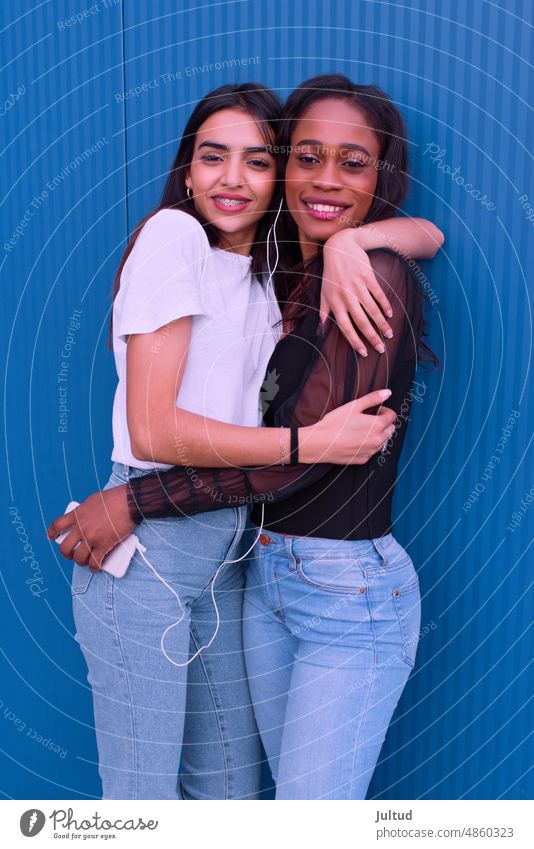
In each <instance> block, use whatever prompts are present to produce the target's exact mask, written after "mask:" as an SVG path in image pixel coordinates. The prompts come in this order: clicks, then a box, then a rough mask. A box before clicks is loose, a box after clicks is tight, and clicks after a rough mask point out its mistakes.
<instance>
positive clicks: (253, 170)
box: [186, 109, 276, 255]
mask: <svg viewBox="0 0 534 849" xmlns="http://www.w3.org/2000/svg"><path fill="white" fill-rule="evenodd" d="M275 182H276V163H275V160H274V157H273V156H272V154H270V153H269V152H268V150H267V146H266V142H265V138H264V137H263V135H262V132H261V128H260V126H259V124H258V122H257V120H256V118H255V117H254V116H253V115H250V114H249V113H248V112H243V111H241V110H239V109H221V110H220V111H219V112H215V113H214V114H213V115H210V117H209V118H207V119H206V121H204V123H203V124H202V125H201V126H200V128H199V130H198V132H197V134H196V138H195V147H194V151H193V161H192V163H191V166H190V168H189V169H188V171H187V172H186V185H187V186H188V187H190V188H191V190H192V192H193V200H194V204H195V208H196V209H197V211H198V212H200V214H201V215H203V216H204V218H205V219H206V220H207V221H209V222H210V223H212V224H213V225H214V226H215V227H217V229H218V230H219V231H220V232H221V241H220V247H223V248H229V249H231V250H234V251H235V252H237V253H242V254H245V255H246V254H249V253H250V248H251V245H252V242H253V241H254V236H255V234H256V228H257V225H258V222H259V220H260V219H261V218H262V217H263V216H264V215H265V213H266V211H267V210H268V209H269V208H270V204H271V199H272V196H273V193H274V189H275Z"/></svg>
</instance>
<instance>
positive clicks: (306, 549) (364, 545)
mask: <svg viewBox="0 0 534 849" xmlns="http://www.w3.org/2000/svg"><path fill="white" fill-rule="evenodd" d="M257 530H258V531H259V528H257ZM267 538H268V542H267ZM259 541H260V543H262V544H266V543H267V544H268V545H269V549H270V550H276V549H279V550H284V551H285V552H287V553H288V554H293V555H299V554H302V555H312V554H318V555H321V556H323V557H331V558H338V557H340V558H341V557H365V556H368V555H370V554H375V553H376V554H379V555H380V556H381V557H382V558H385V557H386V556H387V553H388V550H389V548H390V547H391V546H392V545H394V544H395V537H394V536H393V534H386V535H385V536H383V537H376V538H375V539H357V540H351V539H327V538H325V537H299V536H290V535H289V534H280V533H273V532H272V531H270V530H266V531H262V534H261V536H260V539H259ZM271 546H272V548H271Z"/></svg>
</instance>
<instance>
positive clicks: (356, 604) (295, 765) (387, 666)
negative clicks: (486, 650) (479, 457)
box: [244, 528, 420, 799]
mask: <svg viewBox="0 0 534 849" xmlns="http://www.w3.org/2000/svg"><path fill="white" fill-rule="evenodd" d="M257 531H258V529H257V528H256V529H255V532H256V534H257ZM249 537H250V538H251V539H254V537H253V536H252V532H251V531H247V532H246V534H245V537H244V542H245V541H247V539H248V538H249ZM244 550H245V549H244ZM246 579H247V586H246V592H245V604H244V643H245V660H246V666H247V672H248V676H249V685H250V691H251V695H252V701H253V704H254V711H255V714H256V720H257V722H258V727H259V729H260V734H261V738H262V742H263V745H264V748H265V751H266V754H267V757H268V760H269V765H270V767H271V772H272V774H273V778H274V780H275V783H276V788H277V789H276V798H277V799H364V798H365V794H366V792H367V788H368V786H369V782H370V780H371V777H372V774H373V770H374V768H375V765H376V762H377V759H378V755H379V752H380V748H381V746H382V743H383V741H384V738H385V736H386V731H387V728H388V725H389V723H390V720H391V717H392V715H393V711H394V710H395V707H396V705H397V702H398V700H399V698H400V695H401V693H402V690H403V688H404V685H405V684H406V681H407V678H408V676H409V674H410V671H411V669H412V667H413V665H414V662H415V654H416V649H417V642H418V636H419V627H420V594H419V582H418V578H417V573H416V571H415V569H414V566H413V563H412V561H411V559H410V557H409V556H408V554H407V553H406V551H405V550H404V549H403V548H402V547H401V546H400V545H399V544H398V542H396V540H395V539H394V538H393V536H391V534H389V535H388V536H384V537H380V538H378V539H374V540H363V541H356V542H352V541H350V540H331V539H321V538H313V537H291V536H286V535H283V534H273V533H271V531H267V532H266V533H264V534H262V535H261V537H260V540H259V541H258V542H257V544H256V546H255V549H254V551H253V553H252V554H251V556H250V558H249V560H248V562H247V570H246Z"/></svg>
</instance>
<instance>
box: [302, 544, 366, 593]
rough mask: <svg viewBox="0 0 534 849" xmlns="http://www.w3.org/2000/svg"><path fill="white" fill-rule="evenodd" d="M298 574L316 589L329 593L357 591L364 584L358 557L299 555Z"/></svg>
mask: <svg viewBox="0 0 534 849" xmlns="http://www.w3.org/2000/svg"><path fill="white" fill-rule="evenodd" d="M296 564H297V574H298V575H299V576H300V578H301V579H302V580H303V581H305V582H306V583H307V584H309V585H310V586H312V587H315V588H316V589H319V590H323V591H326V592H329V593H341V594H342V593H348V594H352V593H356V592H358V591H359V589H360V587H361V586H363V585H364V580H363V573H362V570H361V567H360V565H359V561H358V560H357V558H350V557H329V556H328V555H325V556H324V557H321V555H320V554H318V555H317V556H308V557H297V558H296Z"/></svg>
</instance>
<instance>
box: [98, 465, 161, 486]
mask: <svg viewBox="0 0 534 849" xmlns="http://www.w3.org/2000/svg"><path fill="white" fill-rule="evenodd" d="M111 470H112V472H113V474H115V475H117V477H119V478H123V479H124V481H125V482H126V481H127V480H129V479H130V478H140V477H143V475H150V474H151V473H152V472H157V471H158V469H140V468H138V467H137V466H128V465H126V463H112V465H111ZM159 471H162V472H163V471H165V469H159Z"/></svg>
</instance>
